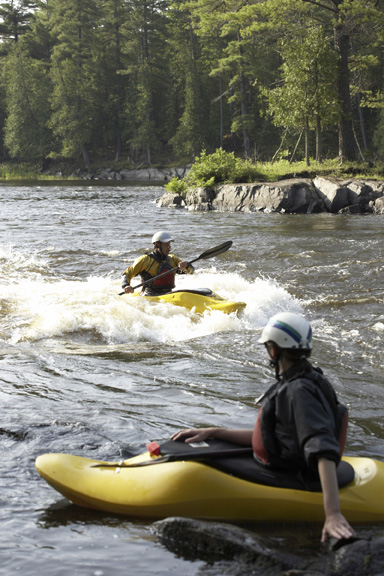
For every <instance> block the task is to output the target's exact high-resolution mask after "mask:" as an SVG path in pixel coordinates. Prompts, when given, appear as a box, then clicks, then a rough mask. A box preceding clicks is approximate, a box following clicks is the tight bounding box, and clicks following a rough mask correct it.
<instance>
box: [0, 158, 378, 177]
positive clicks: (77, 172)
mask: <svg viewBox="0 0 384 576" xmlns="http://www.w3.org/2000/svg"><path fill="white" fill-rule="evenodd" d="M212 156H213V155H212ZM227 156H228V155H224V158H223V161H224V162H225V161H226V159H227ZM207 158H208V161H210V157H209V156H208V157H207ZM195 160H198V158H196V159H195ZM191 166H192V164H189V163H188V162H183V163H180V162H174V163H169V164H163V165H160V164H159V165H155V166H146V165H144V164H140V165H135V164H132V163H131V162H127V161H123V160H121V161H119V162H118V163H115V162H110V163H108V162H102V161H101V160H99V161H98V162H95V163H94V164H92V166H91V167H90V168H89V169H86V168H84V166H83V165H82V164H81V163H80V162H75V161H72V160H43V161H41V162H14V161H6V162H0V181H14V182H17V181H25V180H29V181H33V180H38V181H43V180H48V181H52V180H58V181H65V182H67V181H77V180H97V181H100V182H111V181H124V180H127V181H130V182H133V181H139V182H165V183H166V182H168V181H169V180H171V179H172V178H184V177H185V176H186V175H187V174H188V172H189V170H190V168H191ZM251 166H253V165H252V163H251ZM254 167H255V169H256V170H257V174H258V176H257V178H253V179H252V181H260V182H274V181H281V180H287V179H292V178H300V179H313V178H315V177H316V176H323V177H334V178H338V179H348V178H353V179H363V180H364V179H366V180H376V181H382V180H384V168H383V166H382V165H381V164H377V165H373V164H371V163H355V162H354V163H352V162H350V163H347V164H346V163H344V164H340V163H339V161H338V160H337V159H333V160H326V161H324V162H321V163H320V162H313V163H312V164H311V165H310V166H307V165H306V164H305V162H294V163H290V162H288V161H286V160H280V161H278V162H273V163H271V162H257V163H256V164H254ZM213 168H214V167H213ZM218 168H219V169H220V168H222V165H221V164H220V166H219V167H218ZM242 181H243V182H248V183H249V182H250V180H249V179H243V180H242ZM228 182H231V179H230V178H229V179H228V178H226V183H228ZM232 182H239V180H232Z"/></svg>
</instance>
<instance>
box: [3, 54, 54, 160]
mask: <svg viewBox="0 0 384 576" xmlns="http://www.w3.org/2000/svg"><path fill="white" fill-rule="evenodd" d="M3 80H4V83H5V86H6V101H7V117H6V121H5V128H4V133H5V145H6V147H7V148H8V150H9V152H10V155H11V156H12V157H18V158H25V159H36V158H39V159H40V158H45V157H46V156H47V155H48V154H49V152H50V151H51V146H52V135H51V131H50V130H49V128H48V121H49V118H50V105H49V94H50V80H49V75H48V72H47V68H46V66H45V65H44V63H43V62H41V61H38V60H35V59H33V58H31V57H30V56H29V55H28V54H26V53H25V52H23V49H22V47H21V45H20V43H18V45H17V46H15V48H14V49H13V50H12V51H11V53H10V54H9V56H8V58H7V61H6V64H5V66H4V70H3Z"/></svg>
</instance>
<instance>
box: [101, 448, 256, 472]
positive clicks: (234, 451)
mask: <svg viewBox="0 0 384 576" xmlns="http://www.w3.org/2000/svg"><path fill="white" fill-rule="evenodd" d="M251 454H253V449H252V447H250V446H246V447H244V446H239V447H238V448H229V449H227V450H217V451H215V452H207V451H206V450H205V451H204V449H202V450H196V451H189V452H178V453H175V454H165V455H164V456H160V457H159V458H152V459H151V460H144V461H143V462H133V463H131V464H128V463H127V464H125V463H124V461H123V460H121V461H120V462H111V463H109V462H103V463H101V464H93V465H92V468H140V467H141V466H152V465H153V464H163V463H164V462H180V461H184V460H194V461H195V462H204V461H209V460H213V459H215V458H229V457H231V456H247V455H251Z"/></svg>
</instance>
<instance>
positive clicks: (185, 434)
mask: <svg viewBox="0 0 384 576" xmlns="http://www.w3.org/2000/svg"><path fill="white" fill-rule="evenodd" d="M214 430H215V428H188V429H187V430H179V431H178V432H175V433H174V434H172V436H171V439H172V440H175V441H180V440H184V441H185V442H186V443H187V444H189V443H190V442H204V441H205V440H207V439H208V438H212V437H213V434H214Z"/></svg>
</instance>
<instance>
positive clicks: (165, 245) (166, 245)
mask: <svg viewBox="0 0 384 576" xmlns="http://www.w3.org/2000/svg"><path fill="white" fill-rule="evenodd" d="M160 248H161V251H162V253H163V254H164V256H168V254H169V253H170V251H171V242H160Z"/></svg>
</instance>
